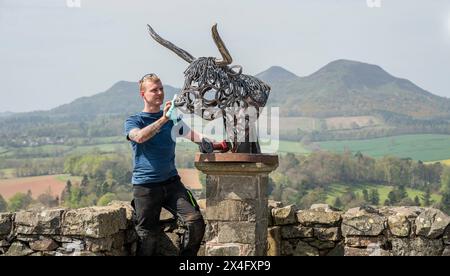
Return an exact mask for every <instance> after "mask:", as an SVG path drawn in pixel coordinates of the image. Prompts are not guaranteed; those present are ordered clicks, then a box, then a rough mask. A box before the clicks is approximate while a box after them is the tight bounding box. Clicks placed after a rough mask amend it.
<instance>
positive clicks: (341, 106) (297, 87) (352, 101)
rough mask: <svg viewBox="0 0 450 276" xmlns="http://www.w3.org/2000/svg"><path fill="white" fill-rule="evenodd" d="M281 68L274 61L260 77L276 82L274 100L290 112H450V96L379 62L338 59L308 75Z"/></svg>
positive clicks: (427, 115)
mask: <svg viewBox="0 0 450 276" xmlns="http://www.w3.org/2000/svg"><path fill="white" fill-rule="evenodd" d="M281 70H283V69H280V68H278V67H271V68H269V69H268V70H266V71H264V72H262V73H260V74H258V75H257V77H260V78H261V79H263V80H265V81H266V82H268V83H269V84H270V85H272V93H271V96H270V97H269V103H270V105H272V106H280V113H281V114H282V115H284V116H305V117H319V118H325V117H335V116H363V115H380V114H396V115H401V116H407V117H408V116H409V117H411V118H414V119H442V118H445V119H447V118H450V100H449V99H447V98H443V97H439V96H436V95H433V94H431V93H430V92H428V91H426V90H424V89H422V88H420V87H418V86H417V85H415V84H414V83H412V82H411V81H409V80H406V79H401V78H397V77H394V76H392V75H390V74H389V73H387V72H386V71H385V70H383V69H382V68H381V67H379V66H377V65H371V64H367V63H362V62H357V61H350V60H336V61H333V62H331V63H329V64H327V65H326V66H324V67H323V68H321V69H320V70H318V71H317V72H315V73H313V74H311V75H309V76H306V77H297V76H295V75H293V74H292V73H290V72H288V71H285V70H284V72H281ZM280 75H281V76H283V78H277V76H280ZM286 76H288V77H286ZM279 80H281V81H279Z"/></svg>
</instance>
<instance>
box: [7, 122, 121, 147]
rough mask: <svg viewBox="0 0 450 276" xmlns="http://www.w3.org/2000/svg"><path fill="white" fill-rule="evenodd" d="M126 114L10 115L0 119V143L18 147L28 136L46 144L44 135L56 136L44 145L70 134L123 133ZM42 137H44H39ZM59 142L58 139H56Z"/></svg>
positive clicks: (96, 135) (77, 135)
mask: <svg viewBox="0 0 450 276" xmlns="http://www.w3.org/2000/svg"><path fill="white" fill-rule="evenodd" d="M126 117H127V116H126V115H110V116H109V115H97V116H94V117H93V118H92V117H85V116H83V115H79V116H76V117H68V116H51V117H50V116H43V115H34V116H31V115H28V116H25V115H23V116H20V115H16V116H11V117H6V118H0V146H3V147H21V146H24V144H23V143H24V141H28V140H29V139H30V137H33V139H34V140H36V141H38V142H40V143H41V144H46V143H45V140H44V139H50V138H47V137H57V141H52V142H51V143H48V144H62V142H63V141H65V140H67V139H69V138H73V137H108V136H119V135H122V134H123V123H124V121H125V119H126ZM39 137H41V138H42V137H44V139H39ZM59 141H62V142H59Z"/></svg>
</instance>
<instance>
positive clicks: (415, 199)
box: [414, 196, 420, 206]
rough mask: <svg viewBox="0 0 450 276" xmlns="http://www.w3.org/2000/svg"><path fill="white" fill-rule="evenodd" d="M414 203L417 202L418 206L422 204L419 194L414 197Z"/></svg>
mask: <svg viewBox="0 0 450 276" xmlns="http://www.w3.org/2000/svg"><path fill="white" fill-rule="evenodd" d="M414 204H415V205H416V206H420V200H419V197H418V196H416V197H415V198H414Z"/></svg>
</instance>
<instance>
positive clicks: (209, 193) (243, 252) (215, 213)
mask: <svg viewBox="0 0 450 276" xmlns="http://www.w3.org/2000/svg"><path fill="white" fill-rule="evenodd" d="M195 166H196V167H197V169H199V170H200V171H202V172H203V173H204V174H206V212H205V213H206V217H205V219H206V221H207V227H206V233H205V240H206V252H205V254H206V256H264V255H266V248H267V227H268V213H267V212H268V200H267V196H268V179H269V177H268V175H269V173H270V172H272V171H273V170H275V169H276V168H277V166H278V156H277V155H268V154H246V153H212V154H200V153H198V154H197V155H196V160H195Z"/></svg>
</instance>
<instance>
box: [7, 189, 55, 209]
mask: <svg viewBox="0 0 450 276" xmlns="http://www.w3.org/2000/svg"><path fill="white" fill-rule="evenodd" d="M58 205H59V197H54V196H53V195H52V194H51V191H50V190H47V191H46V192H45V193H43V194H41V195H39V196H38V198H37V199H33V197H32V194H31V191H30V190H28V192H27V193H20V192H19V193H16V194H14V195H13V196H12V197H11V198H10V199H9V200H8V201H6V200H5V199H4V198H3V196H2V195H0V213H1V212H7V211H9V212H17V211H19V210H23V209H27V208H30V207H55V206H58Z"/></svg>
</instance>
